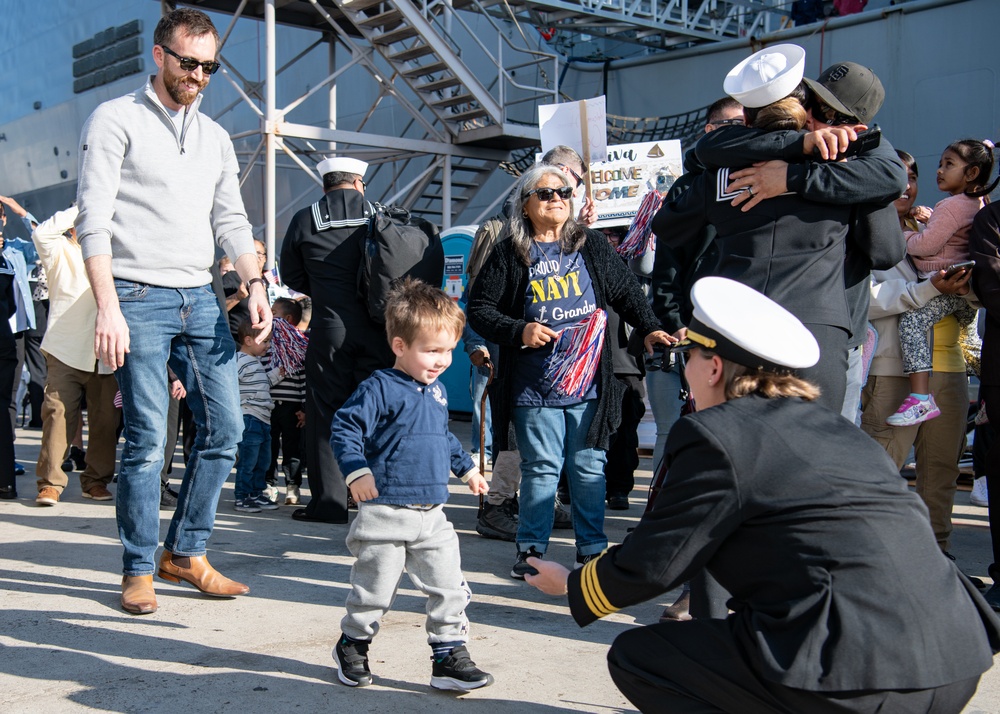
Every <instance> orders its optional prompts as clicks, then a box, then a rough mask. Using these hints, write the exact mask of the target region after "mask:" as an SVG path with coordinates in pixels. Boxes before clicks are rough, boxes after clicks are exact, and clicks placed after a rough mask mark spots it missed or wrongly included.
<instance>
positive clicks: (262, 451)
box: [236, 414, 271, 501]
mask: <svg viewBox="0 0 1000 714" xmlns="http://www.w3.org/2000/svg"><path fill="white" fill-rule="evenodd" d="M239 455H240V458H239V459H238V460H237V461H236V500H237V501H241V500H243V499H244V498H246V497H247V496H259V495H260V494H261V493H262V492H263V490H264V489H265V488H266V487H267V467H268V466H270V465H271V425H270V424H265V423H264V422H262V421H261V420H260V419H258V418H257V417H254V416H250V415H249V414H244V415H243V440H242V441H240V445H239Z"/></svg>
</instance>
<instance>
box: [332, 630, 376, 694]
mask: <svg viewBox="0 0 1000 714" xmlns="http://www.w3.org/2000/svg"><path fill="white" fill-rule="evenodd" d="M368 644H369V643H368V642H364V641H362V640H350V639H348V638H347V635H341V637H340V640H339V641H338V642H337V646H336V647H334V648H333V652H334V654H335V655H336V656H337V664H338V669H337V678H338V679H340V681H341V682H343V683H344V684H346V685H347V686H348V687H367V686H368V685H369V684H371V683H372V673H371V670H370V669H368Z"/></svg>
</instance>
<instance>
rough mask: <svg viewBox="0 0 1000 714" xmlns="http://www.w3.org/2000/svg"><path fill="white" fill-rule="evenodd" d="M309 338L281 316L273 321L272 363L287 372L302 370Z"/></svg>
mask: <svg viewBox="0 0 1000 714" xmlns="http://www.w3.org/2000/svg"><path fill="white" fill-rule="evenodd" d="M308 346H309V338H308V337H306V336H305V335H303V334H302V333H301V332H299V331H298V330H296V329H295V327H294V326H293V325H292V324H291V323H290V322H288V321H287V320H283V319H281V318H280V317H276V318H274V321H273V322H272V323H271V364H277V365H279V366H281V367H284V368H285V374H293V373H295V372H301V371H302V365H303V364H304V363H305V360H306V348H307V347H308Z"/></svg>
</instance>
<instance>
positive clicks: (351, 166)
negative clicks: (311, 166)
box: [316, 156, 368, 178]
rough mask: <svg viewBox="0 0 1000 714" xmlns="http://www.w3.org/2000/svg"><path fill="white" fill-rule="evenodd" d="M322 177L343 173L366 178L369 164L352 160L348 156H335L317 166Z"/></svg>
mask: <svg viewBox="0 0 1000 714" xmlns="http://www.w3.org/2000/svg"><path fill="white" fill-rule="evenodd" d="M316 168H317V169H318V170H319V175H320V176H326V175H327V174H329V173H333V172H334V171H342V172H344V173H347V174H357V175H358V176H360V177H361V178H364V177H365V171H367V170H368V164H366V163H365V162H364V161H361V160H360V159H351V158H348V157H346V156H334V157H333V158H332V159H323V160H322V161H320V162H319V164H318V165H317V166H316Z"/></svg>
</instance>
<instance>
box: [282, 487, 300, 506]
mask: <svg viewBox="0 0 1000 714" xmlns="http://www.w3.org/2000/svg"><path fill="white" fill-rule="evenodd" d="M285 505H286V506H297V505H299V487H298V486H286V487H285Z"/></svg>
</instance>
